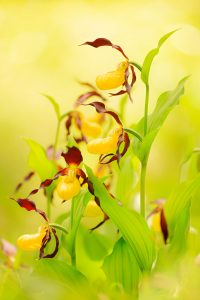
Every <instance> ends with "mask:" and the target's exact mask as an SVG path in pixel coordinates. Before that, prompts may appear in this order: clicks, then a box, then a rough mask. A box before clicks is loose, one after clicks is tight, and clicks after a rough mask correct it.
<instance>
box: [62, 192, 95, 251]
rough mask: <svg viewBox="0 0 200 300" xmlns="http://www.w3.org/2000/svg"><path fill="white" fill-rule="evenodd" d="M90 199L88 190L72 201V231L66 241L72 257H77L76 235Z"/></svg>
mask: <svg viewBox="0 0 200 300" xmlns="http://www.w3.org/2000/svg"><path fill="white" fill-rule="evenodd" d="M90 199H91V194H90V193H89V192H88V191H87V190H82V191H81V192H80V193H79V194H78V195H77V196H75V197H74V198H73V199H72V208H71V214H70V220H71V230H70V233H69V235H68V236H67V239H66V240H67V243H66V246H67V248H68V251H69V253H70V255H71V256H72V257H73V256H74V255H75V253H74V251H75V243H76V234H77V230H78V228H79V225H80V221H81V217H82V215H83V212H84V209H85V207H86V205H87V203H88V201H89V200H90Z"/></svg>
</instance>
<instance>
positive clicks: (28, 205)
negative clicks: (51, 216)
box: [11, 198, 48, 222]
mask: <svg viewBox="0 0 200 300" xmlns="http://www.w3.org/2000/svg"><path fill="white" fill-rule="evenodd" d="M11 199H12V200H15V199H13V198H11ZM15 201H16V202H17V203H18V204H19V205H20V206H21V207H22V208H25V209H26V210H28V211H32V210H34V211H35V212H37V213H39V214H40V215H41V216H42V217H43V218H44V219H45V221H47V222H48V218H47V216H46V214H45V212H44V211H42V210H40V209H39V208H37V207H36V204H35V203H34V202H33V201H31V200H29V199H28V198H19V199H17V200H15Z"/></svg>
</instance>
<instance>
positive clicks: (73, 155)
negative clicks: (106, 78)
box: [61, 147, 83, 166]
mask: <svg viewBox="0 0 200 300" xmlns="http://www.w3.org/2000/svg"><path fill="white" fill-rule="evenodd" d="M61 156H62V157H64V159H65V162H66V163H67V164H68V165H69V166H71V165H76V166H79V165H80V163H81V162H82V161H83V157H82V154H81V151H80V150H79V149H78V148H76V147H71V148H68V151H67V153H62V154H61Z"/></svg>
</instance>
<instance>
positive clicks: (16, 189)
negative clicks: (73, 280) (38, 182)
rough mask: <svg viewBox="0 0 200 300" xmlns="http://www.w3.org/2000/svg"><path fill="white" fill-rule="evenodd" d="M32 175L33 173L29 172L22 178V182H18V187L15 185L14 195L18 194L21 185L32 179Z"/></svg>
mask: <svg viewBox="0 0 200 300" xmlns="http://www.w3.org/2000/svg"><path fill="white" fill-rule="evenodd" d="M34 174H35V173H34V172H29V173H28V174H27V175H26V176H25V177H24V179H23V181H22V182H20V183H18V185H17V186H16V188H15V193H16V192H18V191H19V189H20V188H21V187H22V185H23V184H24V183H25V182H26V181H29V180H30V179H31V178H32V177H33V175H34Z"/></svg>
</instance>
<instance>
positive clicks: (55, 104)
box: [43, 94, 60, 120]
mask: <svg viewBox="0 0 200 300" xmlns="http://www.w3.org/2000/svg"><path fill="white" fill-rule="evenodd" d="M43 96H44V97H46V98H47V99H48V100H49V102H50V103H51V104H52V106H53V108H54V111H55V113H56V116H57V119H58V120H60V107H59V104H58V103H57V102H56V100H55V99H54V98H53V97H51V96H49V95H46V94H43Z"/></svg>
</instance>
